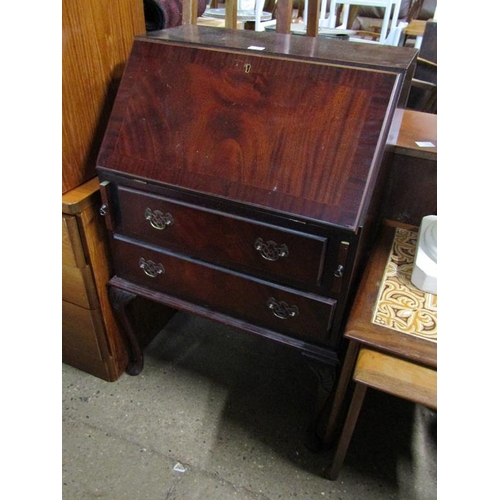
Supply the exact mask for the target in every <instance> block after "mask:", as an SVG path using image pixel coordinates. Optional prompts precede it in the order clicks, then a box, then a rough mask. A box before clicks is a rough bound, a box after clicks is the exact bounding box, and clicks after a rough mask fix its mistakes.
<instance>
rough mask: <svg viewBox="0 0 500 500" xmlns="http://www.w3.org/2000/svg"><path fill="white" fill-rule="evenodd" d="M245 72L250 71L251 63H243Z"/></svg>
mask: <svg viewBox="0 0 500 500" xmlns="http://www.w3.org/2000/svg"><path fill="white" fill-rule="evenodd" d="M244 68H245V73H250V71H252V65H251V64H245V66H244Z"/></svg>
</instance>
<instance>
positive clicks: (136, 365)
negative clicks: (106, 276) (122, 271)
mask: <svg viewBox="0 0 500 500" xmlns="http://www.w3.org/2000/svg"><path fill="white" fill-rule="evenodd" d="M108 295H109V300H110V303H111V306H112V307H113V310H114V312H115V314H116V318H117V320H118V322H119V323H120V326H121V327H122V331H123V333H124V334H125V335H126V337H127V340H128V345H129V356H130V359H129V363H128V365H127V368H126V372H127V373H128V374H129V375H138V374H139V373H141V371H142V369H143V368H144V356H143V353H142V349H141V346H140V345H139V342H138V341H137V337H136V335H135V332H134V328H133V323H132V318H131V314H130V311H129V308H128V306H129V304H130V303H131V302H132V301H133V300H134V299H135V298H137V295H136V294H135V293H130V292H127V291H125V290H122V289H120V288H116V287H114V286H112V285H110V286H109V288H108Z"/></svg>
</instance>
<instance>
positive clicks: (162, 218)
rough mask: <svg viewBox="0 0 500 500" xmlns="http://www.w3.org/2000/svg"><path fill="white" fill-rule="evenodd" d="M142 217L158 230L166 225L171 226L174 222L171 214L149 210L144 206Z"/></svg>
mask: <svg viewBox="0 0 500 500" xmlns="http://www.w3.org/2000/svg"><path fill="white" fill-rule="evenodd" d="M144 217H145V219H146V220H147V221H149V223H150V224H151V226H153V227H154V228H155V229H159V230H162V229H165V228H166V227H167V226H171V225H172V224H173V223H174V218H173V217H172V214H169V213H166V214H164V213H163V212H161V211H160V210H151V209H150V208H146V210H144Z"/></svg>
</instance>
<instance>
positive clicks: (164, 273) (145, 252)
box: [113, 236, 336, 341]
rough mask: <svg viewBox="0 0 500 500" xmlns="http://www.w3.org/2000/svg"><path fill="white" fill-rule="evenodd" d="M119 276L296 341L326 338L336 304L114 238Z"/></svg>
mask: <svg viewBox="0 0 500 500" xmlns="http://www.w3.org/2000/svg"><path fill="white" fill-rule="evenodd" d="M113 246H114V257H115V266H116V275H117V276H118V277H120V278H123V279H126V280H129V281H132V282H134V283H136V284H139V285H142V286H145V287H148V288H150V289H153V290H157V291H159V292H163V293H165V294H167V295H170V296H174V297H176V298H180V299H183V300H186V301H190V302H192V303H194V304H198V305H201V306H203V307H206V308H207V309H211V310H214V311H217V312H221V313H224V314H229V315H231V316H233V317H235V318H240V319H242V320H244V321H247V322H251V323H253V324H256V325H260V326H262V327H264V328H268V329H270V330H273V331H276V332H279V333H284V334H288V335H291V336H294V337H299V338H301V337H306V338H312V339H314V340H317V341H325V340H326V339H327V335H328V330H329V328H330V326H331V321H332V318H333V314H334V311H335V306H336V301H335V300H331V299H326V298H324V297H320V296H318V295H314V294H305V293H300V292H297V291H296V290H293V289H290V288H286V287H281V286H276V285H272V284H270V283H268V282H264V281H261V280H258V279H252V278H249V277H247V276H244V275H241V274H238V273H233V272H229V271H225V270H222V269H221V268H218V267H215V266H212V265H205V264H203V263H201V262H199V261H194V260H191V259H188V258H183V257H179V256H176V255H175V254H172V253H170V252H162V251H160V250H156V249H153V248H150V247H146V246H142V245H138V244H135V243H131V242H129V241H126V240H124V239H122V238H121V237H119V236H115V239H114V244H113Z"/></svg>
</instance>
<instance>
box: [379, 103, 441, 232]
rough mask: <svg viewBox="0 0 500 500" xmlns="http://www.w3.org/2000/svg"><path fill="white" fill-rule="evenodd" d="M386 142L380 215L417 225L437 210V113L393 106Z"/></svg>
mask: <svg viewBox="0 0 500 500" xmlns="http://www.w3.org/2000/svg"><path fill="white" fill-rule="evenodd" d="M387 142H388V146H387V150H386V154H385V157H384V168H385V169H387V172H388V173H387V183H386V185H385V193H384V196H385V201H384V205H383V208H382V217H383V218H384V219H389V220H392V221H396V222H400V223H402V224H412V225H414V226H419V225H420V221H421V220H422V217H425V216H426V215H436V214H437V155H438V139H437V115H434V114H430V113H423V112H420V111H414V110H410V109H404V110H403V109H398V110H396V112H395V114H394V119H393V122H392V127H391V131H390V133H389V138H388V141H387Z"/></svg>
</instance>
